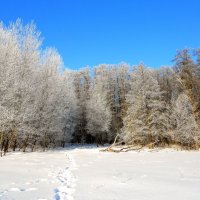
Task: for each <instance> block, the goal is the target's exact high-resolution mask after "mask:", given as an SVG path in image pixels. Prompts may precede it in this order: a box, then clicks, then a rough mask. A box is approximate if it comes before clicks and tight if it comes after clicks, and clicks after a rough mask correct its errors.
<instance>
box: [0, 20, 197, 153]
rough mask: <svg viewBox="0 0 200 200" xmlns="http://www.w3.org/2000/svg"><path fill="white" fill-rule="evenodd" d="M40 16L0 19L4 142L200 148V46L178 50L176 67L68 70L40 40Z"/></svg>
mask: <svg viewBox="0 0 200 200" xmlns="http://www.w3.org/2000/svg"><path fill="white" fill-rule="evenodd" d="M41 44H42V39H41V36H40V33H39V32H38V31H37V30H36V27H35V25H34V24H28V25H25V26H24V25H23V24H22V23H21V21H20V20H18V21H17V22H16V23H11V24H10V25H9V26H5V25H4V24H3V23H1V24H0V148H1V154H2V153H3V152H4V153H6V152H7V151H8V150H9V149H13V150H15V149H16V148H18V149H21V150H23V151H25V150H26V148H27V147H28V148H30V149H32V150H35V149H36V148H44V149H45V148H49V147H56V146H64V145H65V143H70V142H73V143H94V142H96V143H98V144H103V143H112V142H113V140H114V138H115V137H116V135H119V138H120V139H121V140H123V141H124V143H126V144H136V145H138V144H139V145H148V144H154V145H158V146H165V145H171V144H176V145H180V146H182V147H186V148H192V149H197V148H199V144H200V129H199V127H200V50H190V49H183V50H180V51H178V52H177V55H176V56H175V59H174V65H173V67H163V68H160V69H150V68H147V67H146V66H144V64H140V65H138V66H134V67H130V66H129V65H128V64H125V63H121V64H118V65H107V64H101V65H99V66H96V67H93V68H92V69H89V68H84V69H81V70H78V71H71V70H66V69H64V67H63V63H62V59H61V57H60V55H59V54H58V52H57V51H56V50H55V49H52V48H47V49H43V48H42V47H41Z"/></svg>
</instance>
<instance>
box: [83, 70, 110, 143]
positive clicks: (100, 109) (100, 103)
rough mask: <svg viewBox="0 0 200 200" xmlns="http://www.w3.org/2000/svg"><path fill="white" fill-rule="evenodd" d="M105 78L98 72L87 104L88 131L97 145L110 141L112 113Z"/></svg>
mask: <svg viewBox="0 0 200 200" xmlns="http://www.w3.org/2000/svg"><path fill="white" fill-rule="evenodd" d="M104 81H105V79H104V77H103V76H100V74H98V70H96V73H95V77H94V80H93V83H92V84H91V86H90V97H89V100H88V101H87V103H86V119H87V131H88V133H89V134H90V135H92V136H93V137H94V138H95V140H96V142H97V144H98V143H103V142H105V141H107V140H108V139H109V131H110V125H111V117H112V116H111V111H110V105H109V102H108V99H107V95H108V94H107V93H108V90H107V88H106V87H105V85H104Z"/></svg>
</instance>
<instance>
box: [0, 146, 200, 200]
mask: <svg viewBox="0 0 200 200" xmlns="http://www.w3.org/2000/svg"><path fill="white" fill-rule="evenodd" d="M0 199H1V200H8V199H9V200H11V199H15V200H47V199H48V200H51V199H55V200H100V199H101V200H104V199H105V200H122V199H124V200H147V199H148V200H161V199H162V200H165V199H166V200H169V199H170V200H173V199H174V200H179V199H180V200H188V199H191V200H199V199H200V152H195V151H190V152H187V151H175V150H171V149H165V150H159V151H150V150H143V151H140V152H127V153H109V152H99V149H98V148H94V147H76V148H72V147H70V148H67V149H65V150H60V151H59V150H57V151H48V152H39V153H12V154H8V155H7V156H6V157H3V158H0Z"/></svg>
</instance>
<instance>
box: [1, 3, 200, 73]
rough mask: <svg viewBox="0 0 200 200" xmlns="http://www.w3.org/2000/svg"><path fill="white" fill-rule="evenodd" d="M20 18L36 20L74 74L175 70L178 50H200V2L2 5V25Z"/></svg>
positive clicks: (28, 20) (43, 33)
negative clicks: (83, 70) (111, 66)
mask: <svg viewBox="0 0 200 200" xmlns="http://www.w3.org/2000/svg"><path fill="white" fill-rule="evenodd" d="M17 18H21V19H22V20H23V21H24V23H27V22H30V21H31V20H34V22H35V23H36V25H37V27H38V29H39V30H40V31H41V32H42V36H43V37H44V38H45V40H44V46H53V47H56V48H57V49H58V51H59V53H60V54H61V55H62V57H63V60H64V63H65V66H66V67H68V68H72V69H78V68H80V67H82V66H86V65H89V66H94V65H97V64H100V63H119V62H121V61H125V62H127V63H129V64H131V65H132V64H137V63H139V62H141V61H143V62H144V63H145V64H146V65H148V66H151V67H159V66H161V65H171V60H172V59H173V57H174V55H175V53H176V50H177V49H181V48H184V47H193V48H197V47H200V0H2V1H1V3H0V20H2V21H3V22H4V23H6V24H7V23H8V22H9V21H15V20H16V19H17Z"/></svg>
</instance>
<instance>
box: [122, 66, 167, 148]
mask: <svg viewBox="0 0 200 200" xmlns="http://www.w3.org/2000/svg"><path fill="white" fill-rule="evenodd" d="M131 78H132V80H131V90H130V92H129V93H128V95H127V98H126V100H127V103H128V105H129V107H128V110H127V114H126V116H125V117H124V121H123V122H124V127H123V130H122V132H123V133H122V134H123V137H124V140H125V142H126V143H128V144H130V143H139V144H143V145H144V144H148V143H150V142H155V141H156V142H160V143H161V142H164V137H165V134H166V133H167V131H168V129H169V125H170V124H169V120H170V119H169V113H168V109H167V107H166V105H165V102H164V101H163V100H162V93H161V92H160V87H159V85H158V82H157V80H156V79H155V78H154V76H153V74H152V72H151V70H149V69H146V68H145V67H144V66H142V65H140V66H138V67H136V68H135V69H134V72H133V74H132V77H131Z"/></svg>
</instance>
